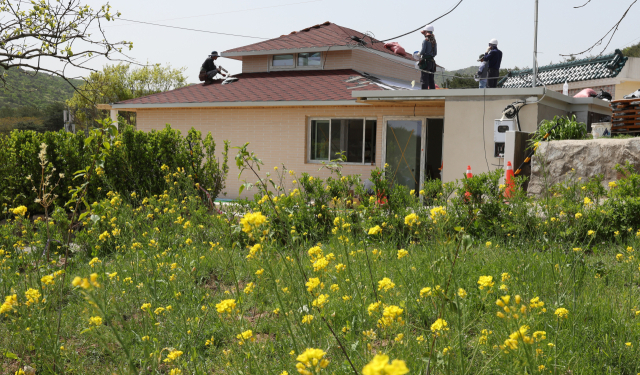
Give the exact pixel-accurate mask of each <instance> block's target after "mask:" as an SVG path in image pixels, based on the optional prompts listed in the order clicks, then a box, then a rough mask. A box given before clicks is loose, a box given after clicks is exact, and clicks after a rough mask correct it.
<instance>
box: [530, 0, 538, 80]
mask: <svg viewBox="0 0 640 375" xmlns="http://www.w3.org/2000/svg"><path fill="white" fill-rule="evenodd" d="M535 4H536V5H535V10H534V12H533V14H534V16H533V17H534V18H533V27H534V31H533V74H532V75H531V87H536V77H537V76H538V64H537V62H538V0H535Z"/></svg>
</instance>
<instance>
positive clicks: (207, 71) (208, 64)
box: [198, 51, 226, 86]
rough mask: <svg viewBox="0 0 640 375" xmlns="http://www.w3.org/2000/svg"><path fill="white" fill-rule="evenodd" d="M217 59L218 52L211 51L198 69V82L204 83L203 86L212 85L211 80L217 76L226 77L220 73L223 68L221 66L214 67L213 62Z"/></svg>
mask: <svg viewBox="0 0 640 375" xmlns="http://www.w3.org/2000/svg"><path fill="white" fill-rule="evenodd" d="M218 57H220V55H219V54H218V52H217V51H213V52H211V54H210V55H209V57H207V59H206V60H204V63H202V67H201V68H200V76H199V77H198V78H200V81H204V85H205V86H206V85H210V84H212V83H213V78H214V77H215V76H216V75H217V74H220V75H221V76H223V77H226V75H225V74H224V73H222V69H223V68H222V67H221V66H216V64H215V61H216V60H217V59H218Z"/></svg>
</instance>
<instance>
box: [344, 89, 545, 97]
mask: <svg viewBox="0 0 640 375" xmlns="http://www.w3.org/2000/svg"><path fill="white" fill-rule="evenodd" d="M485 91H486V92H485ZM543 94H544V88H543V87H536V88H533V89H532V88H519V89H498V88H496V89H446V90H395V91H352V92H351V96H352V97H354V98H367V99H368V100H371V99H373V98H380V99H382V98H403V97H413V98H415V97H421V98H424V99H429V98H432V97H437V98H440V97H445V98H450V97H465V96H468V97H483V96H542V95H543Z"/></svg>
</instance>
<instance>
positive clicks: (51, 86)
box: [0, 68, 82, 108]
mask: <svg viewBox="0 0 640 375" xmlns="http://www.w3.org/2000/svg"><path fill="white" fill-rule="evenodd" d="M2 73H4V74H5V79H6V81H7V85H6V87H5V88H0V107H8V108H19V107H37V108H42V107H44V106H46V105H48V104H50V103H54V102H64V101H65V100H67V99H71V97H72V96H73V92H74V90H73V87H71V85H69V83H67V82H66V81H65V80H64V79H62V78H60V77H56V76H52V75H49V74H46V73H42V72H40V73H37V74H34V72H32V71H28V70H23V69H19V68H14V69H9V70H0V74H2ZM72 82H73V83H74V84H75V85H80V84H82V80H77V79H76V80H72Z"/></svg>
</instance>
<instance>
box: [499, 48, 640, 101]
mask: <svg viewBox="0 0 640 375" xmlns="http://www.w3.org/2000/svg"><path fill="white" fill-rule="evenodd" d="M531 75H532V71H531V69H527V70H519V71H513V72H510V73H509V74H508V75H507V77H505V78H503V79H502V80H501V81H500V82H499V84H501V85H502V87H504V88H523V87H531ZM538 79H539V81H541V82H540V83H538V84H539V85H541V86H542V85H543V84H544V85H546V87H547V89H549V90H554V91H557V92H562V87H563V85H564V83H565V81H566V82H567V84H568V85H569V96H574V95H575V94H577V93H578V92H580V91H581V90H583V89H586V88H591V89H594V90H595V91H596V92H599V91H600V90H604V91H606V92H608V93H610V94H611V96H612V97H613V99H616V100H617V99H622V97H623V96H625V95H627V94H630V93H632V92H634V91H636V90H638V89H640V58H637V57H626V56H623V55H622V52H620V50H619V49H617V50H615V52H614V53H612V54H609V55H605V56H600V57H589V58H585V59H580V60H574V61H567V62H563V63H559V64H552V65H545V66H541V67H539V68H538Z"/></svg>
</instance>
